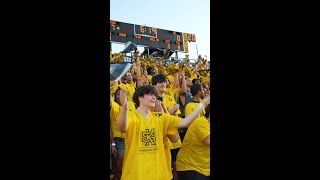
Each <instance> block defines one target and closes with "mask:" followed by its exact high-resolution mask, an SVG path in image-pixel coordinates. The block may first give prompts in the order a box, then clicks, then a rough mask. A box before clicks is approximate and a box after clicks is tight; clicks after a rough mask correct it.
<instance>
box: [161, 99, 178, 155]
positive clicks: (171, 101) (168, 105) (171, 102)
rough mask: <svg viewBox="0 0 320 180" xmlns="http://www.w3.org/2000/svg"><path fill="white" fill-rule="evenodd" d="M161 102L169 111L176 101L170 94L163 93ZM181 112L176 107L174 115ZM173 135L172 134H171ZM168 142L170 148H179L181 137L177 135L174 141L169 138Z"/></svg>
mask: <svg viewBox="0 0 320 180" xmlns="http://www.w3.org/2000/svg"><path fill="white" fill-rule="evenodd" d="M163 97H164V98H163V104H164V106H165V107H166V109H167V110H168V111H169V110H170V109H171V108H172V107H173V106H174V105H175V104H177V103H176V101H175V100H174V98H173V97H172V96H169V95H166V94H164V96H163ZM179 114H181V111H180V109H178V111H177V113H176V115H179ZM173 135H174V134H173ZM168 144H169V147H170V149H177V148H180V147H181V139H180V136H179V137H178V142H176V143H173V142H171V141H170V140H168ZM170 161H171V158H170Z"/></svg>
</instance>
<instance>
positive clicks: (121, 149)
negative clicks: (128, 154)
mask: <svg viewBox="0 0 320 180" xmlns="http://www.w3.org/2000/svg"><path fill="white" fill-rule="evenodd" d="M114 141H115V142H116V148H117V153H118V154H124V139H123V138H118V137H115V138H114Z"/></svg>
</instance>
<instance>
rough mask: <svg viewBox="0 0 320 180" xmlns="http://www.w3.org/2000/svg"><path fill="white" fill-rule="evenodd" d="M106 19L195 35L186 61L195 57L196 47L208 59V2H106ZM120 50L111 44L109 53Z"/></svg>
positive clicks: (120, 49) (112, 0)
mask: <svg viewBox="0 0 320 180" xmlns="http://www.w3.org/2000/svg"><path fill="white" fill-rule="evenodd" d="M110 19H112V20H115V21H121V22H126V23H131V24H141V25H146V26H151V27H156V28H160V29H167V30H173V31H179V32H185V33H191V34H195V35H196V38H197V40H196V42H191V43H189V53H188V54H189V58H190V59H196V58H197V50H196V46H197V47H198V54H199V55H201V56H202V57H204V55H207V57H208V59H209V60H210V0H198V1H196V0H158V1H154V0H149V1H147V0H110ZM123 48H124V45H122V44H115V43H113V44H112V50H113V52H120V51H122V50H123ZM139 50H140V52H142V51H143V47H141V48H140V47H139ZM178 56H179V58H183V57H184V56H185V54H184V53H178ZM172 57H173V56H172Z"/></svg>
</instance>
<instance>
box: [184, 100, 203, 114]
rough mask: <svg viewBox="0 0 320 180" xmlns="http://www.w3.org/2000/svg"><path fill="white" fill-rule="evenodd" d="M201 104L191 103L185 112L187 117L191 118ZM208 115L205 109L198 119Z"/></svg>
mask: <svg viewBox="0 0 320 180" xmlns="http://www.w3.org/2000/svg"><path fill="white" fill-rule="evenodd" d="M198 106H199V103H196V102H189V103H188V104H187V106H186V108H185V110H184V114H185V117H187V116H189V115H190V114H191V113H192V112H193V111H194V110H195V109H197V108H198ZM205 114H206V111H205V109H204V108H203V109H202V110H201V112H200V113H199V115H198V117H201V116H204V115H205Z"/></svg>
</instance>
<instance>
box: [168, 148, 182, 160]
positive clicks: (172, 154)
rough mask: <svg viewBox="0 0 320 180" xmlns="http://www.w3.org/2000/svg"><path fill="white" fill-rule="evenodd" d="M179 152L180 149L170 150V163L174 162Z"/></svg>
mask: <svg viewBox="0 0 320 180" xmlns="http://www.w3.org/2000/svg"><path fill="white" fill-rule="evenodd" d="M179 150H180V148H177V149H171V150H170V151H171V160H172V161H176V159H177V155H178V152H179Z"/></svg>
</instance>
